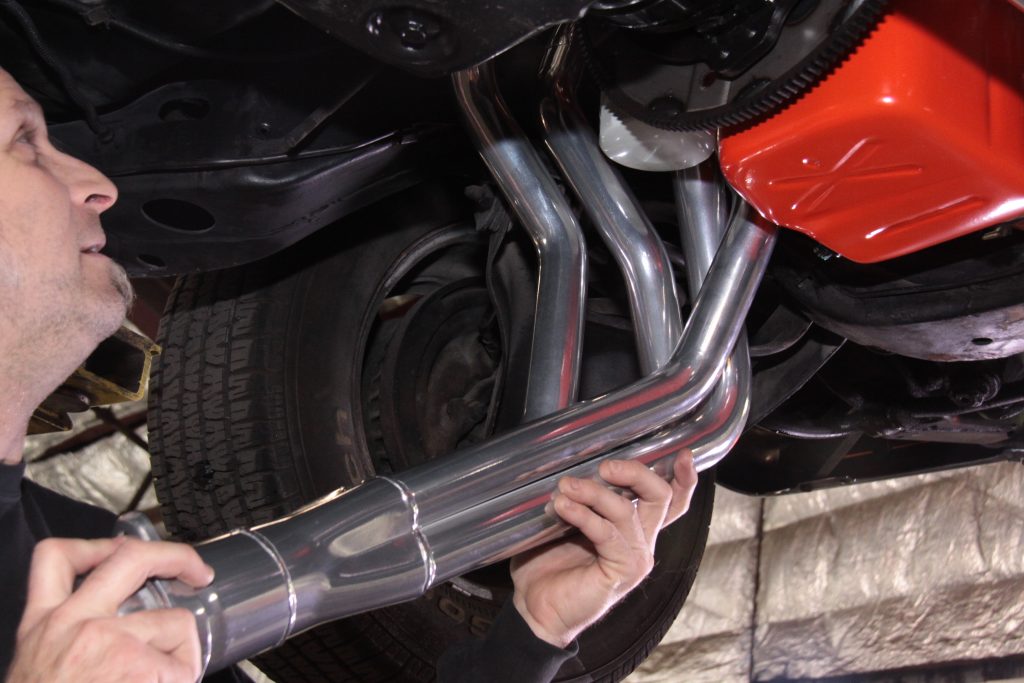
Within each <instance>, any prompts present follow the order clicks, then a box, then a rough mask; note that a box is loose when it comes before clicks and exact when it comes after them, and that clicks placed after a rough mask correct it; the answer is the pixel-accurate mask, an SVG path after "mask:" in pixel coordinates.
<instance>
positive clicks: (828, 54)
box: [575, 0, 888, 131]
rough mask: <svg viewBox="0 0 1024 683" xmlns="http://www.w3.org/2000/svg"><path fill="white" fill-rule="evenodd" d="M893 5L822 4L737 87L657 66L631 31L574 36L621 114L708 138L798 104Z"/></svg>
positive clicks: (599, 25)
mask: <svg viewBox="0 0 1024 683" xmlns="http://www.w3.org/2000/svg"><path fill="white" fill-rule="evenodd" d="M887 5H888V0H861V1H860V2H856V1H855V2H850V1H849V0H821V1H820V2H819V3H818V5H817V7H816V8H815V11H813V12H811V13H809V14H808V15H807V16H805V17H802V18H801V21H800V22H799V23H797V24H795V25H794V26H792V27H788V26H787V27H785V28H791V29H793V30H789V31H786V30H784V31H783V32H782V34H781V35H780V37H779V39H778V42H777V43H776V44H775V46H774V47H773V48H772V49H771V51H769V53H768V54H766V55H765V56H764V57H763V58H761V59H760V60H759V61H758V62H757V63H756V64H754V65H753V66H752V67H750V68H749V69H747V70H746V71H745V72H744V73H743V74H740V75H739V76H738V77H736V78H733V79H717V78H716V77H715V72H714V71H713V70H712V69H711V68H710V67H708V66H707V65H706V64H704V63H696V64H668V63H658V64H653V63H651V61H650V56H651V55H650V54H645V52H646V51H645V50H644V48H643V47H641V46H640V45H639V44H638V43H637V41H636V40H635V39H633V37H631V36H630V33H631V31H630V30H628V29H622V28H619V27H616V26H614V25H612V24H610V23H608V22H602V21H601V20H600V18H599V17H597V18H590V19H586V20H584V21H583V22H582V26H581V27H578V28H577V30H576V31H575V33H576V39H577V41H578V42H579V44H580V51H581V53H582V54H583V57H584V61H585V62H586V63H587V65H588V68H589V71H590V73H591V74H592V75H593V77H594V78H595V79H596V81H597V83H598V85H599V86H600V88H601V90H602V92H603V93H604V94H605V95H606V96H607V97H608V99H609V100H610V102H611V104H612V107H613V108H614V109H616V110H618V111H621V112H622V113H624V114H627V115H629V116H632V117H633V118H636V119H638V120H640V121H643V122H644V123H647V124H649V125H652V126H656V127H658V128H662V129H665V130H672V131H688V130H709V129H714V128H719V127H724V126H736V125H740V124H745V123H749V122H751V121H754V120H756V119H759V118H761V117H763V116H766V115H768V114H771V113H773V112H775V111H777V110H779V109H781V108H782V107H783V106H785V105H786V104H788V103H789V102H791V101H792V100H794V99H796V98H797V97H799V96H800V95H801V94H802V93H804V92H806V91H807V90H808V89H809V88H811V87H812V86H813V85H815V84H816V83H818V82H819V81H820V80H822V79H823V78H824V77H826V76H827V75H828V74H829V73H830V72H831V71H832V69H833V68H835V67H836V66H837V65H838V64H839V63H840V62H841V61H842V60H843V58H845V57H846V56H847V55H849V54H850V53H851V52H852V51H853V50H854V49H855V48H856V47H857V46H858V45H859V44H860V43H861V41H862V40H863V39H864V38H865V37H866V36H867V35H868V33H870V32H871V30H872V29H873V28H874V27H875V26H876V25H877V24H878V22H879V20H880V19H881V17H882V15H883V14H884V12H885V9H886V6H887ZM809 27H810V28H809ZM815 32H816V33H817V38H815ZM801 33H803V35H800V34H801ZM636 35H638V34H637V33H635V32H632V36H636ZM645 58H646V59H647V60H648V61H647V62H646V64H645V63H644V61H643V60H644V59H645ZM645 71H646V72H645Z"/></svg>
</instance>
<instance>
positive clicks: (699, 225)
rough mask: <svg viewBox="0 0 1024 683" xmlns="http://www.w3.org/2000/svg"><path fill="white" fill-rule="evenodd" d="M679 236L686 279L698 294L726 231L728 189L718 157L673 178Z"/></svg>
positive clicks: (693, 294) (694, 295) (685, 170)
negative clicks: (684, 255)
mask: <svg viewBox="0 0 1024 683" xmlns="http://www.w3.org/2000/svg"><path fill="white" fill-rule="evenodd" d="M672 188H673V191H674V194H675V197H676V216H677V218H678V224H679V237H680V240H681V242H682V245H683V253H684V254H686V266H687V267H686V282H687V285H689V288H690V297H691V298H694V297H696V296H697V291H698V290H700V286H701V283H702V282H703V281H704V277H705V275H707V272H708V269H709V268H710V267H711V262H712V261H713V260H714V258H715V253H716V252H717V251H718V245H719V242H721V239H722V235H724V234H725V229H724V226H725V225H726V222H727V220H728V218H727V216H728V211H729V209H728V206H729V202H728V194H727V192H728V190H727V186H726V184H725V181H724V180H723V179H722V176H721V173H720V172H719V170H718V158H717V157H712V158H711V159H709V160H708V161H705V162H704V163H702V164H699V165H697V166H693V167H691V168H687V169H684V170H682V171H678V172H676V174H675V177H674V178H673V181H672Z"/></svg>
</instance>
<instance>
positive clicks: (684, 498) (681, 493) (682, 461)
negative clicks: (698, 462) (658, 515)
mask: <svg viewBox="0 0 1024 683" xmlns="http://www.w3.org/2000/svg"><path fill="white" fill-rule="evenodd" d="M672 472H673V477H672V502H671V503H670V504H669V506H668V513H667V514H666V515H665V524H666V525H667V524H671V523H672V522H674V521H676V520H677V519H679V518H680V517H682V516H683V515H684V514H686V511H687V510H689V509H690V500H691V499H692V498H693V490H694V489H695V488H697V470H696V469H695V468H694V466H693V453H691V452H690V451H688V450H686V451H682V452H681V453H680V454H679V455H677V456H676V460H675V463H673V465H672Z"/></svg>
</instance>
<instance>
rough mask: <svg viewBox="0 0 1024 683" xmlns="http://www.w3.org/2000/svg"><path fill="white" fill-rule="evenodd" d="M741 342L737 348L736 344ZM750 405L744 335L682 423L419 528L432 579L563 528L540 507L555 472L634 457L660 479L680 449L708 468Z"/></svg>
mask: <svg viewBox="0 0 1024 683" xmlns="http://www.w3.org/2000/svg"><path fill="white" fill-rule="evenodd" d="M740 347H742V348H740ZM749 410H750V360H749V356H748V355H747V352H746V340H741V341H740V342H739V343H737V349H736V354H735V357H734V360H731V361H729V363H728V365H726V368H725V370H723V372H722V379H721V381H719V383H718V384H717V386H716V387H715V390H714V391H713V392H712V393H711V396H710V397H709V398H708V400H707V402H706V403H704V405H703V406H702V407H701V408H700V410H698V411H697V412H696V413H695V414H694V415H693V416H691V417H688V418H687V419H686V423H685V424H683V425H681V426H678V427H674V428H671V429H668V430H666V431H665V432H663V433H659V434H655V435H654V436H652V437H648V438H647V439H644V440H643V441H639V442H637V443H635V444H631V445H629V446H626V447H624V448H620V449H618V450H616V451H612V452H611V453H608V454H607V455H604V456H601V457H598V458H595V459H593V460H589V461H587V462H584V463H581V464H579V465H576V466H575V467H571V468H569V469H568V470H566V471H564V472H560V473H559V474H558V475H557V476H555V477H551V478H548V479H543V480H541V481H538V482H535V483H533V484H529V485H527V486H524V487H522V488H520V489H517V490H515V491H512V492H511V493H507V494H505V495H504V496H500V497H498V498H496V499H494V500H491V501H488V502H486V503H483V504H481V505H478V506H476V507H473V508H470V509H469V510H464V511H463V512H460V513H458V514H456V515H453V516H451V517H448V518H445V519H443V520H441V521H440V522H439V523H436V524H431V525H429V526H427V527H426V528H424V533H425V535H426V536H427V537H428V538H430V545H431V548H433V550H434V560H435V563H436V565H437V579H436V582H441V581H444V580H445V579H447V578H451V577H454V576H458V575H460V574H464V573H466V572H467V571H470V570H472V569H476V568H478V567H482V566H486V565H488V564H491V563H493V562H497V561H499V560H503V559H507V558H509V557H512V556H514V555H517V554H518V553H520V552H523V551H524V550H528V549H530V548H533V547H536V546H538V545H541V544H542V543H547V542H548V541H551V540H554V539H556V538H559V537H561V536H563V535H565V534H566V533H569V532H570V531H571V528H570V527H567V526H566V525H565V524H564V523H562V522H561V520H559V519H558V518H557V517H556V516H555V515H553V514H551V513H549V512H548V510H547V504H548V502H549V501H550V500H551V494H552V492H553V490H554V488H555V485H556V481H557V479H558V478H559V477H561V476H563V475H571V476H574V477H580V478H594V479H596V478H598V473H597V468H598V466H599V465H600V463H601V462H602V461H604V460H606V459H608V458H616V459H620V460H634V459H635V460H640V461H641V462H643V463H645V464H646V465H648V466H650V467H651V468H653V469H654V470H655V471H656V472H657V473H658V474H660V475H661V476H662V477H664V478H666V479H670V478H671V476H672V463H673V462H674V460H675V456H676V455H677V454H678V453H679V451H681V450H682V449H685V448H689V449H690V450H691V451H692V452H693V458H694V465H695V466H696V467H697V470H698V471H703V470H706V469H708V468H710V467H711V466H712V465H714V464H715V463H717V462H718V461H719V460H721V459H722V458H723V457H725V455H726V454H727V453H728V452H729V451H730V450H731V449H732V447H733V445H734V444H735V443H736V440H737V439H739V437H740V435H741V434H742V433H743V428H744V426H745V425H746V423H747V415H748V414H749Z"/></svg>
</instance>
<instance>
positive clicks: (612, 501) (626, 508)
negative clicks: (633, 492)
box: [558, 477, 636, 533]
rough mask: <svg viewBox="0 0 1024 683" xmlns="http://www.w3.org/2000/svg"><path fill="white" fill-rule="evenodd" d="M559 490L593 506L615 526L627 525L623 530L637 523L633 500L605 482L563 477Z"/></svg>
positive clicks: (627, 529)
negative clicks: (613, 489)
mask: <svg viewBox="0 0 1024 683" xmlns="http://www.w3.org/2000/svg"><path fill="white" fill-rule="evenodd" d="M558 490H559V491H560V492H561V493H563V494H565V495H566V496H568V497H569V498H570V499H572V500H573V501H575V502H577V503H581V504H583V505H586V506H587V507H590V508H593V510H594V512H596V513H597V514H599V515H601V516H602V517H604V518H605V519H607V520H608V521H610V522H611V523H612V524H614V525H615V526H617V527H622V525H626V527H625V528H623V529H621V530H622V531H623V532H627V533H628V531H629V530H630V529H631V528H632V527H633V525H634V524H635V521H636V519H635V518H636V509H635V508H634V507H633V503H632V501H630V500H628V499H626V498H624V497H623V496H621V495H619V494H618V493H616V492H615V491H612V490H611V489H610V488H608V487H607V486H605V485H604V484H601V483H598V482H596V481H594V480H592V479H577V478H576V477H562V479H561V480H559V482H558Z"/></svg>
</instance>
